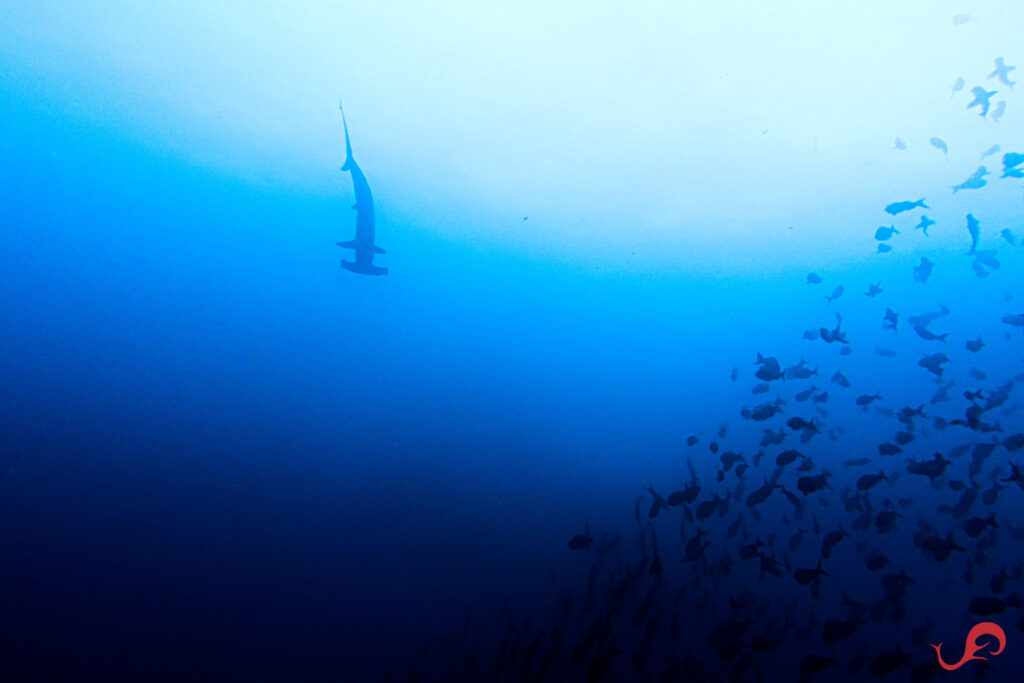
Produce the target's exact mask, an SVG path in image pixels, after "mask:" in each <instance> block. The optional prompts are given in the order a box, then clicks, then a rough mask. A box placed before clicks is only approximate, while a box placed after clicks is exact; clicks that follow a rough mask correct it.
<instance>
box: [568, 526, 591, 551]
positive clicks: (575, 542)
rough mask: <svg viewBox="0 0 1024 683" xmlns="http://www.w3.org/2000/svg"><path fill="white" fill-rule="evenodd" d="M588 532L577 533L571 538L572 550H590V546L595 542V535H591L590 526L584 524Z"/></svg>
mask: <svg viewBox="0 0 1024 683" xmlns="http://www.w3.org/2000/svg"><path fill="white" fill-rule="evenodd" d="M583 527H584V529H586V533H582V534H576V535H575V536H573V537H572V538H570V539H569V548H570V549H572V550H590V546H592V545H593V544H594V537H593V536H591V535H590V526H589V525H586V524H584V525H583Z"/></svg>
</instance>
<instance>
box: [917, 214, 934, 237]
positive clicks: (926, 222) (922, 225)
mask: <svg viewBox="0 0 1024 683" xmlns="http://www.w3.org/2000/svg"><path fill="white" fill-rule="evenodd" d="M933 225H935V221H933V220H932V219H931V218H928V216H925V215H924V214H921V222H919V223H918V224H917V225H915V226H914V230H923V231H924V236H925V237H928V228H930V227H931V226H933Z"/></svg>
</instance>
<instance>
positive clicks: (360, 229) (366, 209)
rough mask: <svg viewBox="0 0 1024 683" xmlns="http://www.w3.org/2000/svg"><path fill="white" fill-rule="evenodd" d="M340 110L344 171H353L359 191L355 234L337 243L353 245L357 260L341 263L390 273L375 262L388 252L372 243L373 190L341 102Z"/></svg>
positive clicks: (356, 270)
mask: <svg viewBox="0 0 1024 683" xmlns="http://www.w3.org/2000/svg"><path fill="white" fill-rule="evenodd" d="M338 109H340V110H341V124H342V125H343V126H344V127H345V163H344V164H343V165H342V167H341V170H342V171H348V172H349V173H350V174H352V188H353V190H354V191H355V194H356V203H355V204H353V205H352V208H353V209H355V210H356V238H355V239H354V240H349V241H347V242H338V246H339V247H342V248H345V249H353V250H355V253H356V260H355V262H352V261H346V260H345V259H342V260H341V267H342V268H344V269H345V270H350V271H352V272H353V273H362V274H363V275H387V274H388V269H387V268H381V267H379V266H375V265H373V255H374V254H384V253H386V252H385V251H384V250H383V249H381V248H380V247H378V246H377V245H375V244H374V243H373V241H374V235H375V231H376V229H375V227H374V214H373V194H372V193H371V192H370V185H369V183H367V182H366V176H365V175H363V170H362V169H361V168H359V164H357V163H356V160H355V159H354V158H353V157H352V142H351V141H350V140H349V137H348V122H347V121H346V120H345V109H344V108H343V107H342V106H341V105H340V104H339V105H338Z"/></svg>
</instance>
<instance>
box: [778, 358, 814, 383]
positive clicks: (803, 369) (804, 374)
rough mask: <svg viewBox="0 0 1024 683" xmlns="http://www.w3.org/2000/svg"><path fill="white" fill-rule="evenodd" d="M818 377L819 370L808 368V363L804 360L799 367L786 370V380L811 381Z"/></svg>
mask: <svg viewBox="0 0 1024 683" xmlns="http://www.w3.org/2000/svg"><path fill="white" fill-rule="evenodd" d="M817 375H818V368H809V367H807V361H805V360H804V359H803V358H801V359H800V362H799V363H798V364H797V365H792V366H790V367H788V368H786V379H810V378H811V377H816V376H817Z"/></svg>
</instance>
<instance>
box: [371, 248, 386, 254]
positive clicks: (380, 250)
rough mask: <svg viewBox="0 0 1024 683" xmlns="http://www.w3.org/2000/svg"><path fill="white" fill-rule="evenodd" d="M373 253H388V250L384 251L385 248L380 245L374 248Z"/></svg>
mask: <svg viewBox="0 0 1024 683" xmlns="http://www.w3.org/2000/svg"><path fill="white" fill-rule="evenodd" d="M373 253H374V254H386V253H388V252H386V251H384V250H383V249H381V248H380V247H374V248H373Z"/></svg>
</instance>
